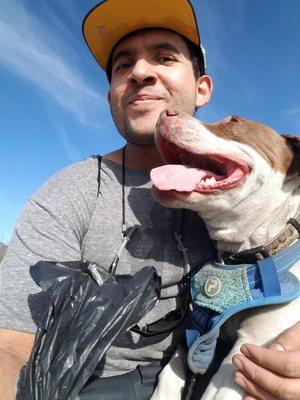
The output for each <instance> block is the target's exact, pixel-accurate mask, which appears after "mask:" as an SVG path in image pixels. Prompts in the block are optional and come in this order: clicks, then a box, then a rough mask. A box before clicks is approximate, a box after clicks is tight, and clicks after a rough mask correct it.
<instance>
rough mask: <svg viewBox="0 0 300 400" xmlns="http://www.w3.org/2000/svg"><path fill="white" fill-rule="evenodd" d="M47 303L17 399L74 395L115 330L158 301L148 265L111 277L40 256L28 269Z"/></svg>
mask: <svg viewBox="0 0 300 400" xmlns="http://www.w3.org/2000/svg"><path fill="white" fill-rule="evenodd" d="M30 273H31V276H32V277H33V279H34V280H35V282H36V283H37V284H38V285H39V286H40V287H41V288H42V289H43V290H44V291H45V292H46V293H47V295H48V296H49V298H50V301H51V306H50V308H49V310H48V312H47V313H46V315H45V317H44V319H43V321H42V323H41V326H40V327H39V328H38V331H37V334H36V337H35V343H34V347H33V350H32V353H31V356H30V359H29V362H28V364H27V365H26V366H25V367H24V368H23V370H22V372H21V374H20V378H19V383H18V393H17V400H50V399H51V400H56V399H59V400H74V399H75V398H76V396H77V394H78V393H79V392H80V390H81V389H82V387H83V386H84V384H85V383H86V381H87V380H88V378H89V377H90V376H91V374H92V373H93V372H94V370H95V368H96V366H97V364H98V363H99V361H100V360H101V358H102V357H103V355H104V354H105V352H106V351H107V349H108V348H109V346H110V345H111V344H112V343H113V341H114V339H115V338H116V337H117V336H118V335H122V334H124V333H125V332H126V331H127V330H129V329H130V328H131V327H132V326H134V325H135V324H136V323H137V322H138V321H139V320H140V319H141V318H142V317H143V316H144V315H145V313H147V312H148V311H150V310H151V309H152V308H153V306H154V305H155V303H156V302H157V300H158V297H159V292H160V279H159V277H158V275H157V274H156V271H155V269H154V268H152V267H145V268H143V269H142V270H141V271H139V272H137V273H136V274H135V275H134V276H129V275H123V276H121V275H120V276H112V275H111V274H109V273H108V272H107V271H106V270H105V269H104V268H102V267H100V266H98V265H96V264H93V263H88V262H64V263H53V262H48V261H40V262H38V263H37V264H35V265H34V266H33V267H31V268H30Z"/></svg>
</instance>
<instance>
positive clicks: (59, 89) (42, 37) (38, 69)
mask: <svg viewBox="0 0 300 400" xmlns="http://www.w3.org/2000/svg"><path fill="white" fill-rule="evenodd" d="M4 3H7V4H3V3H2V5H0V54H1V57H0V63H1V64H2V65H3V66H4V67H5V68H7V69H8V70H9V71H10V72H11V73H14V74H16V75H18V76H21V77H23V78H25V79H27V80H29V81H30V82H31V83H32V84H34V85H36V86H37V87H38V88H40V89H42V90H43V91H44V93H46V94H48V95H49V96H51V98H52V99H54V100H55V101H56V102H57V103H58V104H59V105H60V106H61V107H63V108H64V109H66V110H67V111H69V112H71V113H72V114H73V116H74V117H75V118H76V119H78V120H79V121H80V122H81V123H82V124H91V125H98V124H99V123H98V119H99V117H100V115H99V114H100V111H101V108H102V107H103V106H104V105H105V104H106V98H105V96H102V95H101V94H100V87H99V88H94V87H92V86H91V83H89V82H88V80H87V79H86V78H85V77H84V76H83V75H82V74H81V73H80V71H79V70H78V69H77V70H76V65H74V63H72V62H71V59H70V57H68V56H70V54H71V50H70V47H68V46H67V44H66V46H67V47H66V49H65V50H66V51H65V54H64V53H63V46H62V42H61V40H60V32H59V31H58V32H55V33H54V32H49V31H48V30H47V29H46V26H45V24H42V22H41V21H39V20H38V19H37V18H35V17H34V16H33V15H30V14H29V13H28V12H27V11H26V10H25V9H24V8H22V6H21V3H20V2H18V4H17V3H16V2H15V1H13V0H10V2H8V1H7V2H4ZM63 45H64V43H63ZM75 56H76V55H74V59H75V58H76V57H75Z"/></svg>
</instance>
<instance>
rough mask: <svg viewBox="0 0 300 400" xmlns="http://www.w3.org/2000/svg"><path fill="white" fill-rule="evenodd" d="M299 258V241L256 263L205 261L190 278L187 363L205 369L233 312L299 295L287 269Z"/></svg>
mask: <svg viewBox="0 0 300 400" xmlns="http://www.w3.org/2000/svg"><path fill="white" fill-rule="evenodd" d="M299 260H300V240H298V241H297V242H295V243H294V244H293V245H291V246H290V247H288V248H286V249H285V250H282V251H281V252H280V253H278V254H276V256H274V257H268V258H266V259H264V260H260V261H257V263H256V264H250V265H249V264H241V265H223V264H220V263H208V264H205V265H204V266H203V267H201V268H200V269H198V270H197V271H195V272H194V271H193V273H192V277H191V299H192V304H193V311H192V320H193V325H194V327H195V329H196V330H197V332H196V337H195V332H188V334H187V339H188V340H187V341H188V345H189V347H190V349H189V352H188V364H189V367H190V369H191V370H192V371H193V372H195V373H204V372H206V370H207V368H208V366H209V365H210V363H211V361H212V358H213V355H214V349H215V345H216V343H215V341H216V338H217V337H218V333H219V330H220V327H221V326H222V325H223V323H224V322H225V321H226V320H227V319H228V318H230V317H231V316H232V315H234V314H236V313H238V312H240V311H242V310H246V309H249V308H254V307H260V306H265V305H270V304H282V303H287V302H289V301H291V300H294V299H295V298H296V297H298V296H299V295H300V282H299V280H298V278H297V277H296V276H295V275H293V274H292V273H291V272H290V271H289V269H290V268H292V267H293V266H294V265H295V263H296V262H297V261H299Z"/></svg>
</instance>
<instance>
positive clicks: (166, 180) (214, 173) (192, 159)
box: [151, 137, 250, 194]
mask: <svg viewBox="0 0 300 400" xmlns="http://www.w3.org/2000/svg"><path fill="white" fill-rule="evenodd" d="M159 150H160V153H161V154H162V155H163V157H164V159H165V161H166V163H167V165H164V166H162V167H158V168H154V169H153V170H152V171H151V179H152V182H153V184H154V186H155V187H156V188H157V189H158V190H161V191H169V190H176V191H177V192H189V193H190V192H198V193H203V194H210V193H215V192H218V191H222V190H226V189H231V188H233V187H236V186H238V185H239V184H240V183H241V182H242V181H243V179H244V177H245V176H246V175H247V174H248V172H249V169H250V168H249V166H248V164H247V163H246V162H245V161H243V160H237V159H235V158H233V157H232V158H231V157H229V156H227V155H222V154H214V153H209V154H208V153H206V154H201V153H200V152H199V153H198V152H197V150H190V149H183V148H179V147H177V146H176V145H175V144H174V143H171V142H169V141H167V140H166V139H165V138H162V137H161V138H160V140H159Z"/></svg>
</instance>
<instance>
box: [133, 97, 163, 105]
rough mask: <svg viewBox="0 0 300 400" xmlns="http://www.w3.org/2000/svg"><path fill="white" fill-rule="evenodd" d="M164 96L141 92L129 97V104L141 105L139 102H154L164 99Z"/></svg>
mask: <svg viewBox="0 0 300 400" xmlns="http://www.w3.org/2000/svg"><path fill="white" fill-rule="evenodd" d="M162 99H163V98H162V97H161V96H158V95H150V94H139V95H135V96H133V97H131V98H130V99H129V102H128V103H129V104H132V105H139V104H148V103H149V104H151V103H153V102H156V101H159V100H162Z"/></svg>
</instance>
